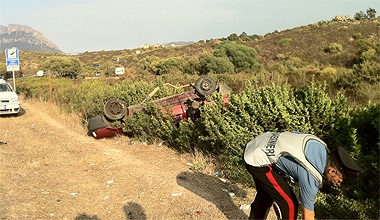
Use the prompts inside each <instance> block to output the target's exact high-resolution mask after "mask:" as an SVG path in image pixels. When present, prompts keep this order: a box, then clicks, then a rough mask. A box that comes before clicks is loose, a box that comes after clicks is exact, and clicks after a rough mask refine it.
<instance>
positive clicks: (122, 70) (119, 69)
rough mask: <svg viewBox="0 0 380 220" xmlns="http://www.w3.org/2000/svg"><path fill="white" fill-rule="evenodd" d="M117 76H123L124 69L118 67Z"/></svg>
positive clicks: (116, 69)
mask: <svg viewBox="0 0 380 220" xmlns="http://www.w3.org/2000/svg"><path fill="white" fill-rule="evenodd" d="M115 74H116V75H123V74H124V67H116V68H115Z"/></svg>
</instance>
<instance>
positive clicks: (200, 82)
mask: <svg viewBox="0 0 380 220" xmlns="http://www.w3.org/2000/svg"><path fill="white" fill-rule="evenodd" d="M195 90H196V91H197V93H198V94H199V95H201V96H209V95H211V94H212V93H213V92H215V90H216V82H215V81H214V80H213V79H212V78H211V77H209V76H201V77H199V78H198V79H197V81H196V82H195Z"/></svg>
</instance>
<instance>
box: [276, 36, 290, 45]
mask: <svg viewBox="0 0 380 220" xmlns="http://www.w3.org/2000/svg"><path fill="white" fill-rule="evenodd" d="M292 42H293V39H292V38H282V39H281V40H279V41H278V43H277V44H278V45H280V46H281V47H285V46H289V45H290V44H291V43H292Z"/></svg>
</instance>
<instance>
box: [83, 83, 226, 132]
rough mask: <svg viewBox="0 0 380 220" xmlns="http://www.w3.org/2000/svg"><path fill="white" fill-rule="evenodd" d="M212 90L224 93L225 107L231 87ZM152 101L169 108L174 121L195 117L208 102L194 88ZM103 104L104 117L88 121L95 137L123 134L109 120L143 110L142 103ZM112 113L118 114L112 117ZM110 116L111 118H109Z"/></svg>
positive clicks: (165, 110)
mask: <svg viewBox="0 0 380 220" xmlns="http://www.w3.org/2000/svg"><path fill="white" fill-rule="evenodd" d="M214 90H215V91H217V92H221V93H223V94H226V95H224V106H225V107H227V102H228V100H229V96H228V95H227V94H228V93H230V92H231V88H229V87H228V86H226V85H220V86H219V87H218V88H217V89H214ZM154 103H155V104H156V105H157V106H160V107H162V112H163V113H167V111H168V110H171V115H172V117H173V118H174V119H175V120H176V121H187V119H188V118H189V117H191V118H196V117H197V114H198V109H199V107H200V106H202V105H207V104H208V103H210V102H209V101H207V100H206V98H205V96H202V95H199V94H198V93H197V92H196V91H194V90H190V91H187V92H183V93H181V94H177V95H173V96H169V97H165V98H161V99H157V100H155V101H154ZM105 106H108V107H105V117H104V116H97V117H94V118H91V119H90V121H89V126H88V127H89V132H90V134H91V135H92V136H94V137H95V138H109V137H114V136H117V135H122V134H124V133H123V130H122V128H121V127H120V126H119V127H113V126H112V125H111V123H110V122H111V121H112V120H119V119H121V118H120V117H129V116H132V115H133V114H135V113H136V112H144V111H145V109H144V104H137V105H130V106H128V107H126V106H125V105H124V104H123V102H121V101H120V100H117V99H114V100H112V101H111V103H108V104H107V103H106V105H105ZM107 115H108V117H107ZM113 115H117V116H119V115H120V116H119V117H116V118H114V117H113ZM110 118H112V119H111V120H110Z"/></svg>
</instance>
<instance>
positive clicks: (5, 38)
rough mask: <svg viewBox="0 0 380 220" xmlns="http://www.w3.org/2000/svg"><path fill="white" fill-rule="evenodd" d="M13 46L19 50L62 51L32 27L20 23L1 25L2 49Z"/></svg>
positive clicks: (0, 47)
mask: <svg viewBox="0 0 380 220" xmlns="http://www.w3.org/2000/svg"><path fill="white" fill-rule="evenodd" d="M12 47H17V48H18V49H19V50H28V51H36V52H57V53H62V51H61V50H60V49H59V48H58V47H57V46H56V45H55V44H54V43H52V42H51V41H50V40H48V39H47V38H46V37H45V36H44V35H43V34H42V33H40V32H38V31H36V30H34V29H32V28H31V27H28V26H25V25H19V24H9V25H8V27H6V26H0V49H1V50H5V49H8V48H12Z"/></svg>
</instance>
